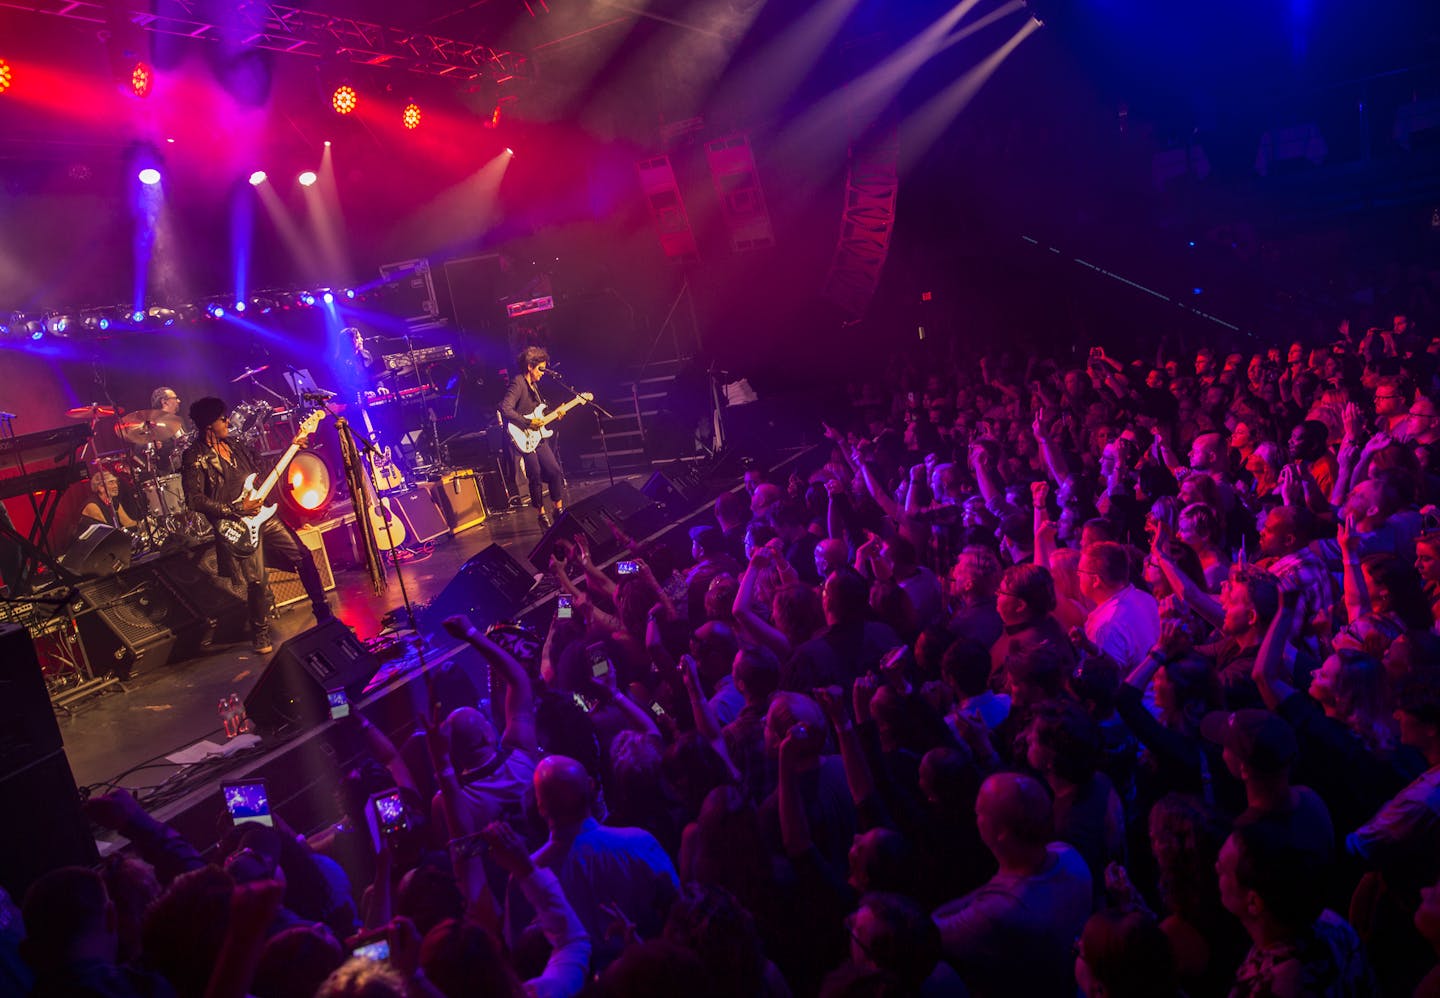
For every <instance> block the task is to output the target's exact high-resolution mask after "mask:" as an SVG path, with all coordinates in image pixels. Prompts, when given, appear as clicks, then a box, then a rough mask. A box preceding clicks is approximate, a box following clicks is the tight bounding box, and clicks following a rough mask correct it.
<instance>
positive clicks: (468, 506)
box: [426, 471, 486, 534]
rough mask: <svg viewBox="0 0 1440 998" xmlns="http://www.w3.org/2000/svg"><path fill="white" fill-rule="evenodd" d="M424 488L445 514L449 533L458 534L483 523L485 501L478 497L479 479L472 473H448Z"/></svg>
mask: <svg viewBox="0 0 1440 998" xmlns="http://www.w3.org/2000/svg"><path fill="white" fill-rule="evenodd" d="M426 488H427V489H428V490H429V491H430V495H431V496H432V497H433V498H434V499H435V501H436V502H437V503H438V504H439V506H440V511H441V512H442V513H444V514H445V522H446V524H448V525H449V527H450V533H452V534H458V533H460V531H462V530H468V529H470V528H471V527H478V526H480V524H482V523H484V522H485V517H486V512H485V501H484V500H483V499H482V498H481V497H480V485H479V479H478V478H477V477H476V474H475V472H474V471H453V472H450V473H449V474H446V475H442V476H441V478H440V481H438V482H431V483H429V484H427V486H426Z"/></svg>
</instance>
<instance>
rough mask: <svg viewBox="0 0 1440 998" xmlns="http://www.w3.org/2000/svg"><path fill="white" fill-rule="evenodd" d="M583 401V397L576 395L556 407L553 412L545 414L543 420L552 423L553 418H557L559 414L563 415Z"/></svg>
mask: <svg viewBox="0 0 1440 998" xmlns="http://www.w3.org/2000/svg"><path fill="white" fill-rule="evenodd" d="M584 401H585V400H584V399H583V398H581V397H580V396H579V395H576V396H575V397H574V398H573V399H571V400H570V401H569V402H566V403H565V404H564V405H562V406H561V407H560V408H558V409H556V410H555V411H554V412H552V413H550V415H548V416H546V417H545V422H547V423H553V422H554V421H555V420H557V419H559V418H560V417H561V416H563V415H565V414H566V413H567V412H569V411H570V410H571V409H573V408H575V407H576V406H577V405H579V404H580V403H581V402H584Z"/></svg>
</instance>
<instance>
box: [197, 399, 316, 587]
mask: <svg viewBox="0 0 1440 998" xmlns="http://www.w3.org/2000/svg"><path fill="white" fill-rule="evenodd" d="M327 415H329V413H328V412H326V410H324V409H316V410H315V411H314V412H312V413H311V414H310V415H308V416H306V417H305V421H304V422H302V423H301V424H300V431H299V432H298V433H296V434H295V440H292V441H291V442H290V448H289V450H287V451H285V453H284V454H281V455H280V460H279V461H278V462H277V463H276V464H275V467H274V469H272V470H271V472H270V474H269V475H267V476H266V477H265V481H264V482H262V483H261V484H260V487H259V488H258V489H257V488H256V487H255V475H256V472H253V471H252V472H251V473H250V474H249V475H248V476H247V477H246V478H245V486H244V488H242V489H241V490H240V496H239V498H237V499H236V500H235V502H236V503H242V502H247V501H255V500H259V501H260V502H261V503H264V502H265V499H266V497H268V496H269V495H270V492H271V490H273V489H274V488H275V483H276V482H278V481H280V473H281V472H282V471H284V470H285V468H286V467H288V466H289V464H290V459H291V458H293V457H294V456H295V452H296V451H298V450H299V449H300V444H299V443H297V442H296V441H298V440H299V439H300V438H301V437H308V436H309V435H310V434H312V433H314V432H315V428H316V427H317V426H319V425H320V420H322V419H324V418H325V417H326V416H327ZM277 508H278V506H277V505H276V504H275V503H271V504H270V505H269V506H264V505H262V506H261V507H260V508H259V509H257V510H256V511H255V512H253V513H251V514H250V515H249V516H241V515H240V514H238V513H236V514H232V515H230V516H222V517H221V518H220V519H219V521H218V522H217V523H216V524H215V533H216V534H217V535H218V536H219V538H220V540H221V541H223V542H224V543H225V545H226V547H228V548H229V549H230V550H231V551H233V552H234V553H235V554H236V555H239V556H240V557H241V558H248V557H249V556H250V555H252V554H254V553H255V551H256V549H257V548H259V547H260V528H261V527H262V526H264V524H265V521H266V520H268V519H270V517H272V516H274V515H275V510H276V509H277Z"/></svg>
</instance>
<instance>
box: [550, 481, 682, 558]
mask: <svg viewBox="0 0 1440 998" xmlns="http://www.w3.org/2000/svg"><path fill="white" fill-rule="evenodd" d="M664 522H665V511H664V510H662V509H661V508H660V507H659V506H658V505H657V504H656V503H655V502H653V501H652V500H651V499H649V498H648V497H647V496H645V495H644V494H643V493H642V492H641V491H640V490H639V489H637V488H636V487H635V486H633V485H631V484H630V483H629V482H616V483H615V484H614V485H611V486H610V487H609V488H606V489H603V490H601V491H600V492H597V493H595V494H594V495H593V496H589V497H587V498H585V499H581V500H580V501H579V502H574V503H571V504H570V505H568V506H566V507H565V512H564V513H563V514H562V515H561V516H560V518H559V519H558V520H556V521H555V525H554V526H553V527H551V528H550V529H549V530H547V531H546V532H545V536H544V537H542V538H541V539H540V543H539V544H537V545H535V549H534V550H533V551H531V552H530V562H531V563H532V564H535V565H548V564H549V563H550V552H551V551H553V550H554V549H555V545H556V543H557V542H559V541H561V540H567V541H568V540H570V539H571V538H574V537H576V536H581V535H583V536H584V538H585V541H586V543H587V544H589V546H590V556H591V557H592V558H593V559H594V560H595V561H597V562H600V561H606V560H608V559H610V558H613V557H614V556H615V555H616V554H618V553H619V552H620V542H619V540H618V539H617V538H616V536H615V528H616V527H617V526H618V527H620V529H621V530H623V531H624V532H625V533H626V534H627V535H628V536H630V537H631V538H632V539H636V540H638V539H639V538H640V537H641V536H642V535H644V534H648V533H650V532H651V531H653V530H656V529H658V528H659V527H661V526H662V525H663V524H664Z"/></svg>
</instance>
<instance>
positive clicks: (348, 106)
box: [330, 83, 360, 114]
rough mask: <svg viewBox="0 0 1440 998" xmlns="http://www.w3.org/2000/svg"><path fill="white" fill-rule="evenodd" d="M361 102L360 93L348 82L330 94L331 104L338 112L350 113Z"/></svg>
mask: <svg viewBox="0 0 1440 998" xmlns="http://www.w3.org/2000/svg"><path fill="white" fill-rule="evenodd" d="M359 103H360V95H359V94H358V93H356V92H355V88H354V87H352V86H350V85H349V84H348V83H345V84H341V85H340V86H338V87H336V88H335V92H334V93H333V94H331V95H330V106H331V107H333V108H334V109H335V113H336V114H349V113H350V112H351V111H353V110H355V108H356V106H358V105H359Z"/></svg>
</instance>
